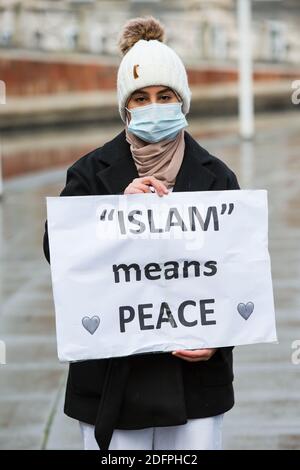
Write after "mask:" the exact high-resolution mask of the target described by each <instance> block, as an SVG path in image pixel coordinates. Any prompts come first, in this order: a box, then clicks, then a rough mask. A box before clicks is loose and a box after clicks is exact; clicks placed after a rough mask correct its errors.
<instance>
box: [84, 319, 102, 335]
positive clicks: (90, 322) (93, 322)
mask: <svg viewBox="0 0 300 470" xmlns="http://www.w3.org/2000/svg"><path fill="white" fill-rule="evenodd" d="M82 325H83V327H84V328H85V329H86V330H87V331H88V332H89V333H91V335H93V334H94V333H95V331H96V330H97V328H98V326H99V325H100V318H99V317H98V316H97V315H94V316H93V317H92V318H90V317H83V319H82Z"/></svg>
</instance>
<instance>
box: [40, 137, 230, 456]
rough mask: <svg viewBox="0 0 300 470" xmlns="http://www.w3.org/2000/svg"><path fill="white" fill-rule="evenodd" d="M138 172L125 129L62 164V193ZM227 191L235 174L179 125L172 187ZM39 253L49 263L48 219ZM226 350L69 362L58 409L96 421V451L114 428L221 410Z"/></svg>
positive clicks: (100, 189)
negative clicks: (189, 357)
mask: <svg viewBox="0 0 300 470" xmlns="http://www.w3.org/2000/svg"><path fill="white" fill-rule="evenodd" d="M138 176H139V175H138V172H137V169H136V166H135V163H134V160H133V158H132V155H131V152H130V146H129V144H128V143H127V141H126V138H125V130H123V131H122V132H120V133H119V134H118V135H117V136H116V137H115V138H113V139H112V140H111V141H109V142H107V143H106V144H105V145H103V147H100V148H98V149H96V150H93V151H92V152H90V153H88V154H87V155H84V156H83V157H81V158H80V159H79V160H77V161H76V162H75V163H74V164H73V165H72V166H71V167H70V168H69V169H68V171H67V178H66V186H65V187H64V189H63V190H62V192H61V194H60V196H81V195H96V194H102V195H104V194H120V193H123V191H124V190H125V188H126V186H128V184H129V183H130V182H131V181H132V180H133V179H134V178H137V177H138ZM226 189H239V185H238V182H237V179H236V176H235V174H234V173H233V172H232V171H231V170H230V169H229V168H228V166H227V165H225V163H223V162H222V161H221V160H219V159H218V158H216V157H214V156H212V155H210V154H209V153H208V152H207V151H206V150H205V149H203V148H202V147H201V146H200V145H199V144H198V143H197V142H196V141H195V140H194V139H193V138H192V136H191V135H190V134H189V133H188V132H187V131H185V154H184V159H183V163H182V165H181V168H180V170H179V172H178V175H177V178H176V182H175V186H174V189H173V191H208V190H226ZM44 253H45V256H46V258H47V260H48V261H49V262H50V257H49V245H48V233H47V221H46V222H45V235H44ZM232 349H233V348H232V347H228V348H219V349H218V350H217V352H216V353H215V354H214V355H213V356H212V357H211V359H209V360H208V361H199V362H187V361H185V360H183V359H180V358H178V357H175V356H173V355H172V354H171V353H153V354H149V353H148V354H141V355H134V356H131V357H122V358H112V359H100V360H89V361H81V362H73V363H70V365H69V375H68V381H67V389H66V397H65V407H64V412H65V414H67V415H68V416H71V417H72V418H76V419H78V420H81V421H84V422H87V423H90V424H95V426H96V430H95V436H96V439H97V442H98V444H99V446H100V448H101V449H108V446H109V442H110V439H111V436H112V432H113V429H114V428H116V429H141V428H145V427H154V426H168V425H180V424H184V423H186V422H187V419H189V418H204V417H209V416H215V415H218V414H221V413H224V412H225V411H228V410H229V409H230V408H232V406H233V404H234V394H233V386H232V381H233V370H232Z"/></svg>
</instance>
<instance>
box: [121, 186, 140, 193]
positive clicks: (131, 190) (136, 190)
mask: <svg viewBox="0 0 300 470" xmlns="http://www.w3.org/2000/svg"><path fill="white" fill-rule="evenodd" d="M143 192H144V191H142V190H141V189H138V188H135V187H130V188H128V189H127V190H126V191H125V194H138V193H143Z"/></svg>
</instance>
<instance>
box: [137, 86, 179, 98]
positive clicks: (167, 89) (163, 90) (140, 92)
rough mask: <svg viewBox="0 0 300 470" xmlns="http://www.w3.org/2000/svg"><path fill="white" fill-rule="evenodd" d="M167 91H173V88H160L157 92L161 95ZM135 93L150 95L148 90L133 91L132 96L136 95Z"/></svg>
mask: <svg viewBox="0 0 300 470" xmlns="http://www.w3.org/2000/svg"><path fill="white" fill-rule="evenodd" d="M166 91H172V90H171V88H169V87H167V88H163V89H162V90H159V91H158V92H157V94H158V95H159V94H160V93H165V92H166ZM135 95H148V92H147V91H138V90H137V91H135V92H134V93H132V96H135Z"/></svg>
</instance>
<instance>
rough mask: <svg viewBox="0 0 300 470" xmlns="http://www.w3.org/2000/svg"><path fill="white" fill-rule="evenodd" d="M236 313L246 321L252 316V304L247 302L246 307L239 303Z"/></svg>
mask: <svg viewBox="0 0 300 470" xmlns="http://www.w3.org/2000/svg"><path fill="white" fill-rule="evenodd" d="M237 309H238V312H239V314H240V315H241V317H243V318H244V320H248V318H249V317H250V315H251V314H252V312H253V310H254V303H253V302H248V303H247V304H246V305H245V304H244V303H242V302H241V303H239V304H238V306H237Z"/></svg>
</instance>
